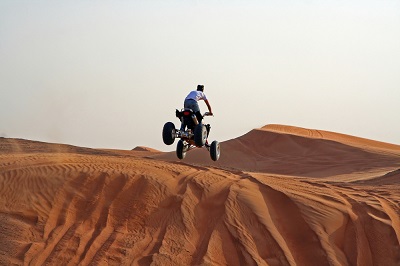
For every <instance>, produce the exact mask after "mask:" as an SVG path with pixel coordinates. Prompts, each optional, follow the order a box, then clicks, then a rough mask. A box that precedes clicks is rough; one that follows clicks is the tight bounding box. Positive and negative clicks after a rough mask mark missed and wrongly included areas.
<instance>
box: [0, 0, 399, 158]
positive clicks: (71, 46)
mask: <svg viewBox="0 0 400 266" xmlns="http://www.w3.org/2000/svg"><path fill="white" fill-rule="evenodd" d="M199 83H202V84H204V85H205V90H204V92H205V93H206V95H207V97H208V99H209V101H210V103H211V106H212V108H213V111H214V114H215V116H214V117H210V118H206V121H207V122H209V123H210V124H211V126H212V129H211V134H210V140H215V139H216V140H219V141H226V140H228V139H232V138H236V137H239V136H240V135H243V134H245V133H247V132H248V131H250V130H251V129H253V128H258V127H262V126H264V125H266V124H285V125H292V126H299V127H306V128H313V129H321V130H328V131H334V132H339V133H344V134H350V135H355V136H359V137H364V138H369V139H374V140H379V141H384V142H390V143H394V144H400V123H399V122H400V119H399V117H400V115H399V114H400V103H399V100H400V1H398V0H393V1H385V0H377V1H371V0H359V1H354V0H348V1H344V0H343V1H341V0H335V1H333V0H332V1H329V0H324V1H313V0H298V1H261V0H260V1H251V0H241V1H228V0H220V1H207V0H206V1H183V0H179V1H178V0H176V1H172V0H171V1H169V0H164V1H50V0H49V1H18V0H10V1H9V0H0V96H1V97H0V136H3V137H10V138H24V139H32V140H39V141H45V142H56V143H66V144H72V145H77V146H84V147H92V148H116V149H132V148H134V147H136V146H139V145H141V146H148V147H152V148H155V149H159V150H163V151H171V150H174V149H175V145H174V146H165V145H164V144H163V142H162V138H161V130H162V127H163V125H164V123H165V122H167V121H172V122H174V123H175V125H176V126H177V127H178V126H179V123H178V122H179V121H178V119H177V118H175V109H176V108H178V109H179V108H182V107H183V106H182V105H183V100H184V98H185V97H186V95H187V94H188V93H189V92H190V90H194V89H196V85H197V84H199ZM200 108H201V109H202V111H206V109H207V108H206V105H205V104H204V102H200Z"/></svg>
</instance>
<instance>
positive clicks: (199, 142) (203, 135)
mask: <svg viewBox="0 0 400 266" xmlns="http://www.w3.org/2000/svg"><path fill="white" fill-rule="evenodd" d="M206 141H207V128H206V126H205V125H203V124H198V125H197V126H196V127H195V129H194V144H196V146H197V147H203V146H204V144H206Z"/></svg>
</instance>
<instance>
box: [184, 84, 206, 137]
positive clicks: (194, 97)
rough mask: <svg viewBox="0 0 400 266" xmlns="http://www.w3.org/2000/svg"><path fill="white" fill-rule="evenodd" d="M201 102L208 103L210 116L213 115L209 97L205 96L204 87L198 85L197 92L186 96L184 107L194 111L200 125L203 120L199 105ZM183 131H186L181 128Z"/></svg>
mask: <svg viewBox="0 0 400 266" xmlns="http://www.w3.org/2000/svg"><path fill="white" fill-rule="evenodd" d="M200 100H203V101H204V102H205V103H206V105H207V107H208V112H209V113H210V115H212V114H213V113H212V111H211V106H210V103H209V102H208V100H207V97H206V95H205V94H204V85H197V90H196V91H191V92H190V93H189V94H188V96H186V98H185V102H184V107H185V108H189V109H192V111H193V112H194V113H195V114H196V117H197V120H198V121H199V123H201V120H202V119H203V116H202V115H201V113H200V108H199V104H198V103H197V102H198V101H200ZM182 127H184V125H182ZM181 130H184V128H181Z"/></svg>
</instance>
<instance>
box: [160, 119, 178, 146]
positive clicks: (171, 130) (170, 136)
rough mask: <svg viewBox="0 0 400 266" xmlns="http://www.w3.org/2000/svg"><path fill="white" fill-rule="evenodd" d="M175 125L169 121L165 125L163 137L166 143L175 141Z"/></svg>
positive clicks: (169, 143)
mask: <svg viewBox="0 0 400 266" xmlns="http://www.w3.org/2000/svg"><path fill="white" fill-rule="evenodd" d="M175 131H176V129H175V125H174V123H172V122H167V123H165V125H164V128H163V132H162V137H163V141H164V143H165V144H166V145H171V144H172V143H174V141H175Z"/></svg>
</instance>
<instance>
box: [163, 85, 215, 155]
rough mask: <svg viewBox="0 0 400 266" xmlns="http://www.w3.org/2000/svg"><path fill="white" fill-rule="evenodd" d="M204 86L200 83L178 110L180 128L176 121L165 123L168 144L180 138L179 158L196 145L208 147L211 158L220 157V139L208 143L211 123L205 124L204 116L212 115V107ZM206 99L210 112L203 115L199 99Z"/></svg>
mask: <svg viewBox="0 0 400 266" xmlns="http://www.w3.org/2000/svg"><path fill="white" fill-rule="evenodd" d="M203 90H204V86H203V85H198V86H197V91H192V92H190V93H189V95H188V96H187V97H186V99H185V103H184V106H185V108H183V109H182V110H181V111H179V110H176V112H175V114H176V117H177V118H179V120H180V121H181V127H180V129H179V130H177V129H176V128H175V125H174V123H172V122H167V123H166V124H165V125H164V128H163V132H162V136H163V141H164V143H165V144H166V145H171V144H173V143H174V141H175V138H180V140H179V141H178V145H177V147H176V155H177V156H178V158H179V159H183V158H185V156H186V152H187V151H189V150H190V149H192V148H195V147H199V148H201V147H206V148H207V150H208V151H209V152H210V156H211V159H212V160H214V161H217V160H218V159H219V157H220V145H219V142H218V141H213V142H212V143H211V145H210V144H208V140H207V138H208V135H209V133H210V128H211V127H210V125H209V124H203V123H202V120H203V118H204V116H212V115H213V114H212V112H211V107H210V104H209V103H208V100H207V98H206V96H205V95H204V92H203ZM199 100H204V101H205V102H206V104H207V107H208V110H209V111H210V112H206V113H204V115H201V113H200V109H199V107H198V104H197V101H199Z"/></svg>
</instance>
